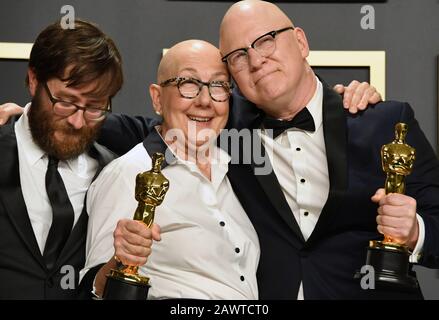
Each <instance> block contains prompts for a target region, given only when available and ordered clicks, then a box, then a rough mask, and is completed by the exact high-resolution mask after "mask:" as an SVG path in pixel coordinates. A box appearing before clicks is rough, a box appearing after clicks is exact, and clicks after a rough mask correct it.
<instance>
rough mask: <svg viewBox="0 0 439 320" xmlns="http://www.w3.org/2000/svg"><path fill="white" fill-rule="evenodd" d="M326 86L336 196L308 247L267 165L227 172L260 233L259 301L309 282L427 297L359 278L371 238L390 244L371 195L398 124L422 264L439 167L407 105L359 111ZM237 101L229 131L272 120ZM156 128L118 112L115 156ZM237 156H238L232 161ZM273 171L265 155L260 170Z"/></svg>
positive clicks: (330, 294) (438, 211)
mask: <svg viewBox="0 0 439 320" xmlns="http://www.w3.org/2000/svg"><path fill="white" fill-rule="evenodd" d="M323 88H324V89H323V90H324V95H323V126H324V137H325V146H326V156H327V161H328V170H329V179H330V192H329V196H328V200H327V202H326V204H325V206H324V208H323V210H322V213H321V216H320V218H319V220H318V223H317V225H316V227H315V230H314V232H313V233H312V235H311V236H310V238H309V239H308V241H306V242H305V241H304V238H303V236H302V233H301V231H300V228H299V226H298V224H297V222H296V221H295V218H294V215H293V213H292V211H291V209H290V207H289V205H288V203H287V202H286V199H285V196H284V195H283V193H282V190H281V188H280V185H279V182H278V179H277V177H276V175H275V174H274V172H271V173H270V174H269V175H259V176H258V175H255V174H254V170H255V168H257V167H258V165H256V164H255V163H259V160H258V162H257V161H254V160H253V159H252V161H251V163H249V164H242V162H241V164H233V163H232V164H231V165H230V166H229V172H228V177H229V179H230V182H231V184H232V187H233V190H234V191H235V193H236V195H237V196H238V199H239V201H240V202H241V204H242V206H243V207H244V209H245V211H246V212H247V214H248V216H249V217H250V219H251V221H252V223H253V225H254V227H255V229H256V231H257V233H258V236H259V242H260V246H261V257H260V262H259V268H258V274H257V276H258V286H259V296H260V298H261V299H296V298H297V293H298V289H299V285H300V282H301V281H302V282H303V286H304V295H305V299H363V298H366V299H367V298H372V299H382V298H383V299H393V298H394V299H399V298H408V299H417V298H422V293H421V292H420V291H417V292H414V293H403V292H394V291H378V290H362V289H361V286H360V282H359V281H358V280H354V274H355V272H356V271H358V270H360V269H361V267H362V266H363V265H364V264H365V262H366V247H367V246H368V242H369V240H372V239H382V236H381V235H380V234H378V232H377V230H376V228H377V224H376V220H375V219H376V215H377V205H376V204H374V203H373V202H372V201H371V200H370V197H371V196H372V195H373V194H374V193H375V191H376V190H377V189H378V188H381V187H383V186H384V181H385V175H384V173H383V171H382V169H381V159H380V150H381V146H382V145H383V144H386V143H389V142H391V141H393V139H394V126H395V124H396V123H397V122H405V123H407V124H408V126H409V133H408V136H407V143H409V144H410V145H412V146H413V147H415V148H416V149H417V159H416V161H415V165H414V169H413V173H412V174H411V175H410V176H408V177H407V180H406V183H407V194H408V195H410V196H412V197H414V198H415V199H416V200H417V205H418V213H419V214H420V215H421V216H422V218H423V220H424V222H425V229H426V230H425V244H424V250H423V257H422V259H421V261H420V263H421V264H423V265H424V266H428V267H437V266H438V265H439V162H438V160H437V158H436V156H435V154H434V152H433V150H432V148H431V146H430V145H429V143H428V141H427V139H426V138H425V136H424V134H423V133H422V131H421V129H420V128H419V125H418V123H417V121H416V120H415V118H414V114H413V111H412V109H411V108H410V106H409V105H408V104H405V103H400V102H382V103H379V104H377V105H374V106H369V108H368V109H367V110H365V111H364V112H360V113H359V114H357V115H351V114H349V113H348V112H347V111H345V110H344V108H343V106H342V100H341V97H340V96H339V95H338V94H336V93H335V92H334V91H333V90H332V89H330V88H329V87H328V86H327V85H324V86H323ZM232 99H233V101H232V103H231V110H230V117H229V122H228V128H237V129H243V128H259V127H260V124H261V122H262V119H263V117H264V114H263V113H262V112H261V111H259V110H258V109H257V108H256V107H255V106H254V105H253V104H252V103H250V102H249V101H247V100H246V99H244V98H243V97H242V96H241V95H240V94H239V93H238V92H234V94H233V97H232ZM150 124H151V120H150V119H147V118H143V119H142V118H140V117H137V118H130V117H126V116H112V119H111V121H109V122H107V126H106V127H104V128H103V131H102V133H103V136H107V137H111V136H117V137H118V139H119V140H118V141H116V140H113V141H110V140H109V139H108V138H107V139H104V142H106V146H107V147H109V148H110V149H111V150H113V151H116V152H119V153H122V152H126V151H128V150H129V149H130V148H132V147H133V146H134V145H135V144H137V143H139V142H141V141H142V140H143V139H144V137H145V136H144V135H146V134H148V132H149V131H150V129H151V128H150V126H149V125H150ZM253 137H255V136H253ZM120 139H123V141H121V140H120ZM256 139H257V138H256ZM253 142H254V141H252V144H253ZM256 143H260V141H256ZM262 149H263V148H262ZM241 155H242V152H241ZM235 156H236V155H234V154H232V159H234V157H235ZM267 165H268V166H270V163H269V159H268V157H267V156H266V157H265V163H263V164H262V165H261V166H267ZM310 165H312V163H310Z"/></svg>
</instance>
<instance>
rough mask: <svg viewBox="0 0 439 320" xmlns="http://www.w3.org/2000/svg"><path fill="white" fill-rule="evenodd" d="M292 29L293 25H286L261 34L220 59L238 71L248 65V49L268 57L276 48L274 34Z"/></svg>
mask: <svg viewBox="0 0 439 320" xmlns="http://www.w3.org/2000/svg"><path fill="white" fill-rule="evenodd" d="M287 30H294V27H286V28H282V29H279V30H274V31H270V32H267V33H266V34H263V35H262V36H260V37H258V38H257V39H256V40H255V41H253V42H252V44H251V45H249V46H248V47H247V48H239V49H235V50H233V51H232V52H229V53H228V54H226V55H225V56H224V57H223V58H222V59H221V60H222V61H223V62H225V63H227V64H228V65H229V67H230V68H231V69H233V70H235V71H240V70H242V69H244V68H246V67H247V66H248V50H249V49H255V51H256V52H257V53H259V54H260V55H261V56H262V57H268V56H270V55H271V54H273V52H274V50H276V36H277V35H278V34H280V33H282V32H284V31H287Z"/></svg>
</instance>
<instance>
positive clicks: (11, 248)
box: [0, 121, 114, 299]
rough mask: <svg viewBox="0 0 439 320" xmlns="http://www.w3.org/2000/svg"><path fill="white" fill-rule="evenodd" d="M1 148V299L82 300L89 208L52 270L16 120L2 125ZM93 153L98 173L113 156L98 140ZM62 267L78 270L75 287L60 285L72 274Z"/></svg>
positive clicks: (92, 150) (0, 134)
mask: <svg viewBox="0 0 439 320" xmlns="http://www.w3.org/2000/svg"><path fill="white" fill-rule="evenodd" d="M0 150H1V152H2V155H1V157H0V257H1V258H0V299H75V298H77V296H78V292H79V291H80V290H78V282H79V275H78V273H79V271H80V270H81V269H82V268H83V266H84V262H85V239H86V232H87V220H88V214H87V212H86V211H85V208H84V210H83V212H82V214H81V216H80V218H79V220H78V221H77V223H76V224H75V226H74V228H73V230H72V232H71V234H70V237H69V238H68V240H67V243H66V245H65V247H64V249H63V250H62V252H61V254H60V256H59V258H58V260H57V262H56V264H55V266H54V268H53V269H52V270H48V269H47V268H46V265H45V263H44V260H43V257H42V255H41V253H40V250H39V248H38V244H37V241H36V239H35V235H34V232H33V229H32V225H31V222H30V220H29V216H28V212H27V208H26V205H25V202H24V199H23V194H22V192H21V185H20V173H19V162H18V150H17V140H16V137H15V131H14V123H13V121H11V122H9V123H8V124H6V125H4V126H1V127H0ZM89 154H90V156H92V157H94V158H95V159H97V160H98V163H99V169H98V172H99V171H100V170H101V169H102V168H103V167H104V166H105V164H107V163H108V162H109V161H111V160H112V159H113V158H114V155H113V154H112V153H111V152H110V151H108V150H106V148H104V147H102V146H100V145H98V144H95V145H94V146H93V147H92V148H91V150H90V151H89ZM96 175H97V174H96ZM63 266H72V267H73V268H74V271H75V275H74V276H75V277H74V281H75V283H74V288H75V289H74V290H72V289H67V290H64V289H62V288H61V280H62V277H63V276H65V275H66V274H68V273H67V271H66V270H67V269H61V268H62V267H63ZM66 280H67V279H64V282H65V281H66ZM68 283H70V282H68Z"/></svg>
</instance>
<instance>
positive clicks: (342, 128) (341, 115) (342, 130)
mask: <svg viewBox="0 0 439 320" xmlns="http://www.w3.org/2000/svg"><path fill="white" fill-rule="evenodd" d="M322 83H323V134H324V137H325V148H326V158H327V161H328V173H329V185H330V187H329V195H328V200H327V201H326V204H325V206H324V207H323V209H322V212H321V214H320V217H319V220H318V221H317V224H316V226H315V229H314V231H313V233H312V234H311V236H310V238H309V239H308V241H307V244H308V245H309V244H310V243H312V242H313V241H314V240H315V239H316V238H318V237H319V236H320V235H321V234H322V233H323V231H324V228H325V226H328V225H329V223H330V221H331V219H332V218H333V217H334V213H335V212H336V211H337V208H338V207H339V205H340V201H342V199H343V196H344V194H345V192H346V188H347V181H348V177H347V174H348V171H347V170H348V169H347V125H346V115H345V110H344V108H343V105H342V99H341V97H340V95H339V94H337V93H336V92H335V91H333V90H332V89H331V88H330V87H329V86H328V85H327V84H326V83H324V82H323V81H322Z"/></svg>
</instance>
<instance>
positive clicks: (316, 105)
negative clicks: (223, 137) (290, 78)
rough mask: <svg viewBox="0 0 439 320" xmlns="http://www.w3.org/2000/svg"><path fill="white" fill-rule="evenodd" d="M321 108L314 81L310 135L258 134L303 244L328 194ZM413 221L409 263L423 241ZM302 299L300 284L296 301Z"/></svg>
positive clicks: (320, 91) (293, 132) (320, 90)
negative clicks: (414, 240) (415, 232)
mask: <svg viewBox="0 0 439 320" xmlns="http://www.w3.org/2000/svg"><path fill="white" fill-rule="evenodd" d="M316 79H317V78H316ZM322 106H323V86H322V83H321V82H320V80H318V79H317V87H316V91H315V93H314V95H313V97H312V99H311V100H310V102H309V103H308V105H307V108H308V110H309V112H310V113H311V115H312V117H313V120H314V124H315V128H316V130H315V131H314V132H309V131H304V130H300V129H297V128H291V129H288V130H286V131H284V132H283V133H282V134H280V135H279V136H277V137H276V138H275V139H274V140H273V139H272V137H270V136H269V135H267V134H266V133H265V132H264V130H261V131H260V136H261V139H262V143H263V144H264V146H265V147H266V149H267V150H272V152H267V153H268V155H269V158H270V162H271V164H272V166H273V170H274V173H275V174H276V177H277V179H278V180H279V184H280V186H281V188H282V191H283V193H284V195H285V198H286V200H287V203H288V205H289V206H290V208H291V211H292V212H293V214H294V218H295V219H296V221H297V224H298V225H299V227H300V230H301V231H302V234H303V237H304V239H305V241H306V240H308V238H309V237H310V235H311V233H312V232H313V230H314V228H315V226H316V224H317V221H318V219H319V217H320V213H321V212H322V209H323V207H324V205H325V203H326V200H327V198H328V195H329V173H328V163H327V159H326V148H325V139H324V135H323V121H322V119H323V118H322V117H323V114H322ZM310 164H312V165H310ZM383 183H384V182H383ZM417 218H418V223H419V227H420V228H419V238H418V243H417V245H416V248H415V250H414V251H413V254H412V255H411V256H410V262H417V259H418V254H419V253H420V251H421V249H422V246H423V243H424V238H425V231H424V230H425V228H424V223H423V220H422V218H421V217H420V216H419V215H417ZM303 298H304V295H303V283H302V282H301V284H300V288H299V292H298V296H297V299H299V300H302V299H303Z"/></svg>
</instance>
